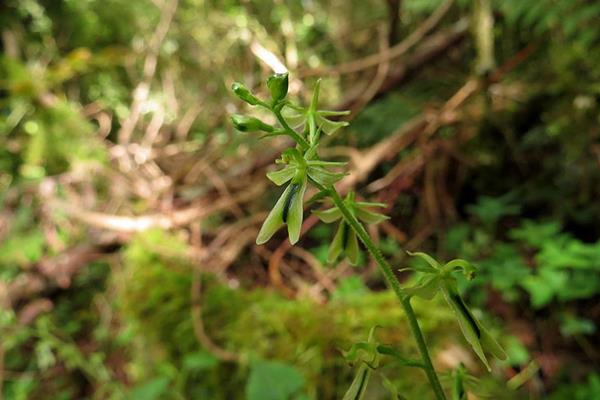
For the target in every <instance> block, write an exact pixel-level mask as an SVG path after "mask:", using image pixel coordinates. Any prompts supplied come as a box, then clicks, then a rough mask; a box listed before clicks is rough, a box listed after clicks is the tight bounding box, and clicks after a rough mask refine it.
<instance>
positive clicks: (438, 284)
mask: <svg viewBox="0 0 600 400" xmlns="http://www.w3.org/2000/svg"><path fill="white" fill-rule="evenodd" d="M408 254H410V255H411V256H416V257H419V258H421V259H422V260H424V261H425V262H426V263H427V264H428V265H426V266H422V267H418V268H414V269H415V270H416V271H419V272H422V273H423V276H422V277H421V279H420V281H419V282H418V284H417V285H415V286H413V287H409V288H405V291H406V293H408V294H410V295H414V296H419V297H422V298H425V299H431V298H433V297H434V296H435V295H436V293H437V292H438V291H441V292H442V294H443V295H444V299H445V300H446V302H447V303H448V305H449V306H450V308H452V311H454V314H455V315H456V317H457V319H458V324H459V325H460V329H461V331H462V333H463V336H464V337H465V339H466V340H467V342H469V344H470V345H471V347H472V348H473V351H475V354H477V356H478V357H479V358H480V359H481V361H482V362H483V363H484V364H485V366H486V368H487V369H488V370H491V369H490V365H489V363H488V360H487V358H486V356H485V353H484V350H486V351H488V352H490V353H492V355H494V356H495V357H496V358H498V359H499V360H504V359H505V358H506V353H505V352H504V350H503V349H502V347H500V345H499V344H498V342H496V340H495V339H494V338H493V337H492V335H490V334H489V332H488V331H487V329H485V327H484V326H483V325H482V324H481V322H479V321H478V320H477V318H476V317H475V316H474V315H473V313H472V312H471V310H470V309H469V307H468V306H467V305H466V303H465V301H464V300H463V298H462V296H461V295H460V293H459V291H458V284H457V280H456V278H455V277H454V276H453V275H452V273H453V272H455V271H462V272H463V274H464V275H465V276H466V277H467V279H472V278H473V276H474V273H475V268H474V267H473V266H472V265H471V264H470V263H469V262H467V261H465V260H460V259H456V260H452V261H450V262H448V263H446V264H444V265H443V266H442V265H441V264H440V263H438V262H437V261H436V260H434V259H433V258H432V257H431V256H429V255H428V254H425V253H410V252H409V253H408Z"/></svg>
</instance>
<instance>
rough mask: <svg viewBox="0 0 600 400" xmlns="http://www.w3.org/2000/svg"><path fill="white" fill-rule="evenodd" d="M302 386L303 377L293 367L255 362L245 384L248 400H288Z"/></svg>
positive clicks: (273, 362)
mask: <svg viewBox="0 0 600 400" xmlns="http://www.w3.org/2000/svg"><path fill="white" fill-rule="evenodd" d="M303 386H304V377H303V376H302V374H301V373H300V372H299V371H298V370H297V369H296V368H294V367H293V366H291V365H288V364H284V363H282V362H279V361H267V360H255V361H253V362H252V363H251V365H250V376H249V378H248V382H247V383H246V398H247V399H248V400H290V399H292V396H294V395H296V394H298V392H299V391H300V390H301V389H302V387H303Z"/></svg>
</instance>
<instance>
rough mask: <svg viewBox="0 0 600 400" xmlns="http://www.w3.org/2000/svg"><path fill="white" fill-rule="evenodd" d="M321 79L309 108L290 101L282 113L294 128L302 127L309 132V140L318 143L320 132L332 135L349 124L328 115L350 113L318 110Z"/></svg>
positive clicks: (347, 112) (346, 113) (346, 112)
mask: <svg viewBox="0 0 600 400" xmlns="http://www.w3.org/2000/svg"><path fill="white" fill-rule="evenodd" d="M320 82H321V81H320V80H319V81H317V83H316V85H315V90H314V92H313V97H312V100H311V102H310V105H309V107H308V108H303V107H298V106H296V105H293V104H291V103H289V102H287V103H286V104H285V107H284V108H283V110H282V114H283V116H284V117H285V119H286V121H288V123H289V124H290V126H291V127H292V128H294V129H300V130H302V131H304V132H306V133H308V141H309V143H311V144H315V143H317V141H318V139H319V134H320V132H325V134H326V135H332V134H333V133H334V132H335V131H337V130H338V129H340V128H343V127H345V126H348V122H346V121H332V120H330V119H328V117H335V116H341V115H348V114H350V111H328V110H318V109H317V105H318V102H319V87H320Z"/></svg>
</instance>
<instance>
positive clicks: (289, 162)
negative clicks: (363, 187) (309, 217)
mask: <svg viewBox="0 0 600 400" xmlns="http://www.w3.org/2000/svg"><path fill="white" fill-rule="evenodd" d="M311 154H314V151H309V152H307V153H306V154H304V155H302V154H301V153H300V151H298V149H293V148H292V149H288V150H286V151H284V152H283V154H282V156H281V159H279V160H277V161H276V163H277V164H285V167H284V168H282V169H280V170H277V171H272V172H269V173H267V178H269V179H270V180H271V181H272V182H273V183H275V184H276V185H277V186H281V185H283V184H285V183H287V182H290V184H289V185H288V186H287V188H286V189H285V191H284V192H283V194H282V195H281V197H280V198H279V200H278V201H277V203H276V204H275V207H273V209H272V210H271V212H270V213H269V215H268V216H267V219H266V220H265V222H264V223H263V226H262V228H261V230H260V232H259V233H258V237H257V239H256V243H257V244H263V243H266V242H267V241H268V240H269V239H270V238H271V237H272V236H273V235H274V234H275V232H277V230H279V228H281V227H282V226H283V225H284V224H287V226H288V234H289V238H290V242H291V243H292V244H295V243H296V242H297V241H298V239H299V238H300V229H301V227H302V209H303V208H302V205H303V203H304V193H305V191H306V186H307V183H308V180H309V179H311V180H313V181H316V182H319V183H320V184H322V185H332V184H333V183H335V182H337V181H338V180H340V179H341V178H342V177H344V176H345V174H342V173H335V172H331V171H329V170H327V169H326V167H333V166H342V165H345V163H339V162H327V161H317V160H307V159H306V157H307V156H308V157H310V155H311Z"/></svg>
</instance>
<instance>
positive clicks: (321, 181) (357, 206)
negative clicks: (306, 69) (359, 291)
mask: <svg viewBox="0 0 600 400" xmlns="http://www.w3.org/2000/svg"><path fill="white" fill-rule="evenodd" d="M288 82H289V78H288V74H287V73H283V74H274V75H272V76H270V77H269V78H268V79H267V87H268V89H269V92H270V95H271V97H270V99H265V100H263V99H260V98H258V97H257V96H255V95H254V94H253V93H252V92H251V91H250V90H249V89H248V88H246V87H245V86H244V85H243V84H241V83H237V82H236V83H234V84H233V86H232V90H233V92H234V93H235V94H236V95H237V96H238V97H239V98H240V99H241V100H243V101H244V102H246V103H248V104H249V105H251V106H257V107H262V108H263V109H265V110H267V111H269V112H270V113H272V114H273V116H274V117H275V120H276V121H277V124H276V125H271V124H268V123H266V122H264V121H262V120H260V119H258V118H256V117H252V116H247V115H239V114H234V115H232V116H231V120H232V122H233V125H234V126H235V128H236V129H237V130H239V131H241V132H262V134H263V137H265V138H268V137H274V136H288V137H289V138H291V139H292V140H293V142H294V145H293V146H292V147H290V148H289V149H287V150H285V151H283V152H282V154H281V158H279V159H278V160H277V161H276V164H277V165H281V166H282V168H281V169H278V170H276V171H273V172H269V173H267V178H268V179H269V180H271V181H272V182H273V183H275V184H276V185H277V186H283V185H286V187H285V189H284V190H283V193H282V194H281V196H280V197H279V200H277V202H276V203H275V205H274V206H273V208H272V209H271V211H270V213H269V214H268V216H267V218H266V219H265V221H264V223H263V225H262V227H261V229H260V231H259V233H258V236H257V238H256V243H257V244H259V245H261V244H264V243H266V242H268V241H269V240H270V239H271V238H272V237H273V235H274V234H275V233H276V232H277V231H278V230H279V229H281V228H282V227H283V226H286V227H287V231H288V236H289V240H290V243H291V244H296V243H297V242H298V241H299V240H300V233H301V228H302V220H303V213H304V206H305V204H307V203H309V204H313V203H314V201H312V200H311V201H308V202H306V201H305V193H306V190H307V187H308V185H312V186H314V187H315V188H316V189H317V190H318V194H317V195H316V196H315V197H313V199H319V200H327V199H328V200H330V201H331V202H332V203H333V206H332V207H331V208H328V209H324V210H323V209H321V210H315V211H313V213H314V214H315V215H316V216H317V217H318V218H319V219H321V220H322V221H323V222H325V223H333V222H336V221H339V223H338V228H337V230H336V233H335V235H334V236H333V239H332V241H331V245H330V248H329V252H328V262H331V263H333V262H335V260H336V259H338V258H339V256H340V255H342V254H343V255H344V256H345V257H347V258H348V260H349V261H350V263H356V262H357V259H358V255H359V242H361V243H362V244H363V245H364V246H365V247H366V249H367V251H368V252H369V253H370V255H371V256H372V257H373V258H374V260H375V262H376V263H377V265H378V267H379V269H380V271H381V273H382V274H383V276H384V278H385V280H386V282H387V284H388V285H389V286H390V288H391V289H392V290H393V291H394V293H395V294H396V296H397V297H398V300H399V302H400V304H401V306H402V307H403V309H404V311H405V313H406V316H407V319H408V322H409V325H410V328H411V332H412V334H413V336H414V338H415V341H416V344H417V347H418V350H419V353H420V360H410V359H406V358H404V357H403V356H401V355H399V354H398V353H397V352H396V351H394V350H393V349H392V348H391V347H389V346H383V345H378V344H376V343H375V341H374V330H372V331H371V334H370V335H369V342H366V343H362V344H360V343H359V344H357V345H355V346H353V349H351V351H349V352H348V353H347V354H350V358H351V359H350V361H352V362H356V361H357V360H358V361H361V360H362V361H361V362H360V365H359V368H358V372H357V375H356V379H355V381H354V382H353V383H352V385H351V387H350V388H349V390H348V392H347V393H346V396H345V397H344V399H362V398H364V395H365V391H366V386H367V381H368V378H369V377H370V375H371V374H370V371H371V370H375V369H377V367H378V365H379V357H380V355H386V356H392V357H395V358H396V359H398V360H400V361H401V364H402V365H404V366H407V367H416V368H421V369H422V370H423V371H424V372H425V373H426V375H427V378H428V380H429V383H430V386H431V389H432V390H433V393H434V394H435V397H436V399H438V400H443V399H446V393H445V391H444V389H443V387H442V385H441V384H440V380H439V378H438V375H437V373H436V371H435V369H434V367H433V364H432V362H431V357H430V355H429V350H428V348H427V344H426V342H425V339H424V338H423V334H422V332H421V328H420V327H419V323H418V321H417V318H416V316H415V313H414V311H413V308H412V305H411V298H412V297H413V296H418V297H421V298H424V299H431V298H432V297H433V296H435V295H436V294H437V293H439V292H441V293H442V294H443V296H444V298H445V299H446V301H447V303H448V304H449V306H450V308H451V309H452V310H453V311H454V313H455V315H456V317H457V320H458V322H459V325H460V328H461V330H462V332H463V334H464V336H465V338H466V340H467V342H468V343H469V344H470V345H471V346H472V347H473V349H474V351H475V353H476V354H477V356H478V357H479V358H480V359H481V360H482V362H483V363H484V365H485V366H486V368H487V369H488V370H490V365H489V362H488V360H487V358H486V355H485V352H488V353H491V354H492V355H494V356H495V357H497V358H498V359H504V358H505V357H506V356H505V354H504V351H503V350H502V348H501V347H500V345H499V344H498V343H497V342H496V340H495V339H494V338H493V337H492V336H491V334H490V333H489V332H488V331H487V330H486V329H485V328H484V327H483V325H482V324H481V322H480V321H478V320H477V319H476V317H475V315H474V314H473V313H472V312H471V311H470V309H469V308H468V306H467V305H466V303H465V301H464V300H463V298H462V297H461V295H460V293H459V290H458V285H457V280H456V278H455V277H454V273H455V272H462V273H463V274H464V275H465V276H466V277H467V279H471V278H472V277H473V275H474V272H475V270H474V268H473V266H472V265H471V264H469V263H468V262H467V261H465V260H452V261H450V262H448V263H446V264H443V265H442V264H441V263H439V262H438V261H436V260H434V259H433V258H432V257H431V256H429V255H427V254H425V253H409V254H410V255H412V256H416V257H419V258H421V259H423V260H424V261H425V264H426V265H425V266H421V267H414V268H412V270H413V271H414V272H416V273H418V274H419V275H420V279H419V280H418V281H417V283H416V284H415V285H413V286H410V287H403V286H402V285H401V284H400V282H399V281H398V278H397V277H396V275H395V273H394V271H393V269H392V267H391V266H390V264H389V263H388V262H387V261H386V260H385V258H384V257H383V255H382V254H381V251H380V250H379V248H378V247H377V246H376V245H375V243H374V242H373V240H372V239H371V237H370V236H369V234H368V232H367V230H366V229H365V224H376V223H379V222H382V221H384V220H386V219H387V218H388V217H386V216H385V215H383V214H381V213H378V212H377V211H375V210H376V209H378V208H383V207H386V205H385V204H382V203H373V202H365V201H357V200H356V196H355V194H354V192H349V193H348V194H347V195H346V197H345V198H342V197H341V195H340V194H339V193H338V191H337V190H336V189H335V186H334V185H335V183H336V182H338V181H339V180H341V179H342V178H343V177H344V176H345V175H346V173H344V172H341V171H340V169H341V168H344V167H345V166H346V163H344V162H336V161H324V160H321V159H320V157H319V154H318V148H319V144H320V142H321V141H320V139H321V135H322V134H325V135H331V134H332V133H333V132H335V131H337V130H339V129H340V128H343V127H345V126H347V125H348V123H347V122H344V121H337V120H334V119H333V118H335V117H339V116H342V115H347V114H348V112H347V111H329V110H320V109H319V108H318V103H319V91H320V81H317V83H316V85H315V88H314V91H313V95H312V98H311V102H310V104H309V105H308V107H302V106H300V105H298V104H295V103H293V102H292V101H291V100H289V99H288V96H287V95H288ZM359 354H364V357H359ZM384 382H387V381H385V380H384ZM386 386H390V384H389V382H387V383H386ZM392 386H393V385H392ZM453 397H455V396H453ZM460 398H462V396H461V397H460Z"/></svg>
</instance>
